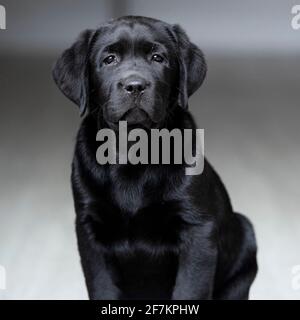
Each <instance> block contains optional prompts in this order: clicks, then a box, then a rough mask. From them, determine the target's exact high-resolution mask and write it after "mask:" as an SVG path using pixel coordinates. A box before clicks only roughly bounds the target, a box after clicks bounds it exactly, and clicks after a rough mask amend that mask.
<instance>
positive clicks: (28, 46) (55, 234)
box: [0, 0, 300, 299]
mask: <svg viewBox="0 0 300 320" xmlns="http://www.w3.org/2000/svg"><path fill="white" fill-rule="evenodd" d="M0 2H1V4H2V5H5V7H6V10H7V30H6V31H2V30H0V107H1V115H0V181H1V184H0V265H2V266H4V267H5V268H6V272H7V289H6V290H1V289H0V298H4V299H81V298H83V299H85V298H87V295H86V290H85V286H84V282H83V277H82V273H81V269H80V265H79V257H78V253H77V248H76V239H75V233H74V210H73V202H72V197H71V192H70V183H69V180H70V179H69V177H70V162H71V159H72V150H73V144H74V139H75V134H76V130H77V128H78V126H79V123H80V119H79V115H78V110H77V109H76V107H74V106H73V105H72V103H71V102H69V101H67V100H66V99H65V98H64V97H63V96H62V95H61V94H60V93H59V91H58V90H57V88H56V87H55V85H54V84H53V82H52V80H51V75H50V71H51V65H52V63H53V61H54V60H55V58H56V57H57V56H58V54H59V53H60V52H61V51H62V50H63V49H64V48H66V47H67V46H69V45H70V44H71V43H72V41H73V40H74V38H75V37H76V36H77V34H78V33H79V32H80V31H81V30H83V29H85V28H89V27H95V26H97V25H98V24H100V23H101V22H103V21H105V20H107V19H110V18H113V17H117V16H119V15H123V14H138V15H146V16H152V17H155V18H160V19H163V20H166V21H167V22H170V23H180V24H181V25H182V26H183V27H184V29H185V30H186V31H187V32H188V34H189V35H190V37H191V39H192V40H193V41H194V42H195V43H197V44H198V45H199V46H200V47H201V48H202V50H203V51H204V52H205V54H206V57H207V62H208V70H209V71H208V76H207V79H206V81H205V84H204V85H203V87H202V88H201V89H200V90H199V91H198V92H197V93H196V94H195V95H194V96H193V97H192V98H191V101H190V109H191V111H192V113H193V114H194V116H195V118H196V121H197V123H198V127H199V128H204V129H205V153H206V155H207V156H208V158H209V160H210V161H211V163H212V164H213V165H214V166H215V168H216V169H217V171H218V172H219V173H220V175H221V177H222V178H223V181H224V183H225V185H226V186H227V189H228V191H229V193H230V195H231V198H232V202H233V205H234V207H235V209H236V210H237V211H239V212H242V213H244V214H246V215H247V216H248V217H249V218H250V219H251V220H252V221H253V224H254V226H255V229H256V233H257V241H258V245H259V253H258V260H259V267H260V270H259V273H258V276H257V279H256V281H255V283H254V285H253V288H252V291H251V298H253V299H299V298H300V290H295V289H293V287H292V280H293V274H292V272H291V270H292V268H293V266H296V265H300V252H299V243H300V233H299V231H300V216H299V207H298V206H299V200H298V199H299V196H300V191H299V179H300V174H299V169H298V166H299V163H300V152H299V138H300V137H299V129H298V128H299V125H298V123H299V116H300V111H299V100H300V98H299V97H300V90H299V89H300V30H299V31H295V30H293V29H292V28H291V25H290V22H291V18H292V15H291V8H292V5H294V4H296V2H295V1H289V0H264V1H261V0H244V1H240V0H225V1H222V2H221V1H217V0H205V1H201V0H198V1H191V0H185V1H178V0H176V1H174V0H172V1H171V0H163V1H162V0H161V1H156V0H155V1H153V0H152V1H137V0H136V1H135V0H132V1H96V0H90V1H83V0H82V1H80V0H76V1H75V0H73V1H71V0H62V1H50V0H49V1H48V0H47V1H46V0H44V1H30V0H23V1H16V0H9V1H3V0H1V1H0Z"/></svg>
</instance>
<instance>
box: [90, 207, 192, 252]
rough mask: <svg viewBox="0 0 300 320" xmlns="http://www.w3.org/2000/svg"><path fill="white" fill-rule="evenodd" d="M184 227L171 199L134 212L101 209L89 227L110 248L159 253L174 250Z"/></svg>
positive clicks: (123, 250) (177, 208)
mask: <svg viewBox="0 0 300 320" xmlns="http://www.w3.org/2000/svg"><path fill="white" fill-rule="evenodd" d="M186 227H187V226H186V224H185V222H184V221H183V219H182V217H181V215H180V210H179V206H178V204H177V203H176V202H173V201H171V202H166V203H153V204H149V205H148V206H147V207H144V208H142V209H139V210H138V211H137V212H136V213H135V214H134V215H129V214H128V213H126V212H124V211H122V210H118V209H116V208H114V210H111V211H110V210H109V211H107V212H102V213H101V219H100V221H99V222H98V223H97V225H96V226H95V228H93V229H94V232H95V236H96V240H97V241H98V242H100V243H101V245H103V246H104V247H106V248H107V249H109V250H110V251H116V252H118V251H120V248H121V251H122V252H123V253H124V252H127V251H128V252H130V253H132V252H134V251H135V250H136V251H139V252H144V251H150V253H151V254H152V253H155V254H159V253H162V252H166V251H167V252H168V251H177V250H178V247H179V244H180V233H181V231H182V230H183V229H184V228H186Z"/></svg>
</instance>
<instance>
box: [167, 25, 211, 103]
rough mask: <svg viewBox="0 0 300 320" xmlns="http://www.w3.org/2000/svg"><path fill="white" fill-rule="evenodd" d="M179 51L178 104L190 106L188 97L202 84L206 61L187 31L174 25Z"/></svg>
mask: <svg viewBox="0 0 300 320" xmlns="http://www.w3.org/2000/svg"><path fill="white" fill-rule="evenodd" d="M173 32H174V33H175V36H176V39H177V45H178V52H179V57H178V59H179V69H180V70H179V96H178V104H179V105H180V106H181V107H182V108H187V107H188V98H189V96H191V95H192V94H193V93H194V92H195V91H196V90H197V89H198V88H199V87H200V86H201V84H202V82H203V80H204V78H205V75H206V70H207V68H206V62H205V59H204V55H203V53H202V51H201V50H200V49H199V48H198V47H197V46H196V45H195V44H193V43H192V42H190V40H189V38H188V36H187V35H186V33H185V31H184V30H183V29H182V28H181V27H180V26H179V25H174V26H173Z"/></svg>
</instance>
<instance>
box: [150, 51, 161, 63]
mask: <svg viewBox="0 0 300 320" xmlns="http://www.w3.org/2000/svg"><path fill="white" fill-rule="evenodd" d="M151 60H152V61H155V62H159V63H162V62H163V61H164V58H163V57H162V56H161V55H159V54H157V53H155V54H154V55H153V56H152V58H151Z"/></svg>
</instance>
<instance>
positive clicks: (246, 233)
mask: <svg viewBox="0 0 300 320" xmlns="http://www.w3.org/2000/svg"><path fill="white" fill-rule="evenodd" d="M205 74H206V63H205V60H204V56H203V54H202V52H201V50H200V49H199V48H198V47H197V46H196V45H195V44H193V43H191V42H190V40H189V38H188V37H187V35H186V33H185V32H184V31H183V30H182V29H181V27H180V26H178V25H170V24H167V23H165V22H162V21H159V20H155V19H151V18H146V17H138V16H126V17H121V18H119V19H116V20H112V21H109V22H108V23H106V24H103V25H101V26H100V27H99V28H97V29H96V30H86V31H84V32H83V33H82V34H81V35H80V36H79V38H78V39H77V41H76V42H75V43H74V44H73V45H72V46H71V47H70V48H69V49H67V50H66V51H64V52H63V54H62V56H61V57H60V58H59V59H58V60H57V62H56V64H55V66H54V68H53V78H54V80H55V82H56V84H57V86H58V87H59V89H60V90H61V91H62V92H63V93H64V94H65V95H66V96H67V97H68V98H69V99H71V100H72V101H73V102H74V103H75V104H77V105H78V106H79V110H80V113H81V115H85V117H84V119H83V121H82V124H81V127H80V129H79V132H78V136H77V141H76V147H75V153H74V159H73V164H72V188H73V195H74V202H75V210H76V232H77V238H78V247H79V252H80V256H81V263H82V267H83V271H84V275H85V280H86V285H87V289H88V293H89V297H90V299H174V300H176V299H193V300H194V299H248V296H249V289H250V286H251V284H252V282H253V280H254V278H255V275H256V272H257V264H256V241H255V236H254V231H253V228H252V226H251V224H250V222H249V221H248V219H247V218H245V217H244V216H242V215H240V214H238V213H235V212H233V209H232V207H231V204H230V200H229V197H228V195H227V192H226V190H225V187H224V185H223V184H222V182H221V180H220V178H219V176H218V175H217V174H216V172H215V171H214V169H213V168H212V167H211V165H210V164H209V163H208V162H207V161H206V160H205V163H204V169H203V172H202V174H201V175H185V171H184V164H182V165H178V164H176V165H175V164H169V165H162V164H161V165H151V164H149V165H132V164H123V165H122V164H115V165H109V164H106V165H99V163H97V161H96V150H97V147H98V146H99V142H97V141H96V134H97V132H98V131H99V130H100V129H101V128H110V129H112V130H114V132H116V135H118V129H117V128H118V123H119V121H121V120H122V121H123V120H124V121H127V123H128V126H129V127H130V128H145V129H151V128H167V129H169V130H171V129H174V128H177V129H179V130H183V129H193V130H194V129H195V128H196V126H195V123H194V120H193V118H192V116H191V114H190V112H189V111H188V98H189V96H191V95H192V94H193V93H194V92H195V91H196V90H197V89H198V88H199V87H200V86H201V84H202V82H203V80H204V78H205Z"/></svg>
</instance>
